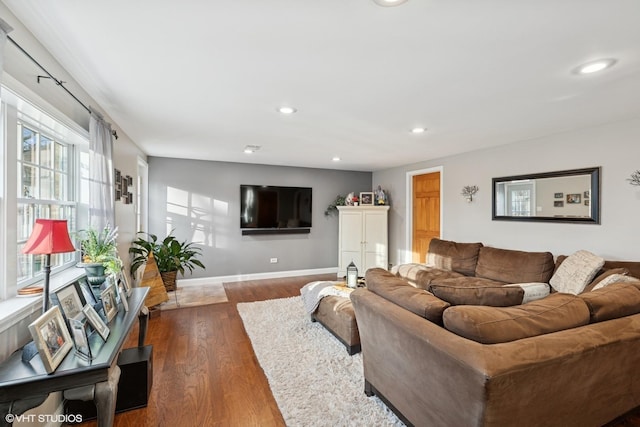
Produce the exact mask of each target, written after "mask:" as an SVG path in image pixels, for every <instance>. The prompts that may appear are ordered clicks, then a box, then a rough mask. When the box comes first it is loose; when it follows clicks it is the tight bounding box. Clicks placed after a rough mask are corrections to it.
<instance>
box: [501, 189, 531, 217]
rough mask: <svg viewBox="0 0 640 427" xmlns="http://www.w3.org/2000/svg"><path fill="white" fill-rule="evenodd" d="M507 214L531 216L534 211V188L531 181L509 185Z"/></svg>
mask: <svg viewBox="0 0 640 427" xmlns="http://www.w3.org/2000/svg"><path fill="white" fill-rule="evenodd" d="M507 191H508V192H507V197H508V198H507V214H508V215H510V216H531V215H534V212H533V201H534V200H535V197H534V196H533V192H534V188H533V184H531V183H523V184H511V185H508V186H507Z"/></svg>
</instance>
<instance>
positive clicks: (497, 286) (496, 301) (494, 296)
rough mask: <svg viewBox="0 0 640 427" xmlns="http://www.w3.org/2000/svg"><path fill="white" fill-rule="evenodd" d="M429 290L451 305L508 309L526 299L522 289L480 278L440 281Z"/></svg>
mask: <svg viewBox="0 0 640 427" xmlns="http://www.w3.org/2000/svg"><path fill="white" fill-rule="evenodd" d="M427 289H428V290H429V291H430V292H431V293H432V294H434V295H435V296H437V297H438V298H440V299H443V300H445V301H447V302H449V303H451V305H488V306H492V307H508V306H511V305H518V304H520V303H522V298H523V297H524V290H523V289H522V288H520V287H505V286H504V283H502V282H496V281H493V280H489V279H482V278H479V277H462V278H454V279H444V280H438V281H437V282H432V283H431V285H430V286H429V288H427Z"/></svg>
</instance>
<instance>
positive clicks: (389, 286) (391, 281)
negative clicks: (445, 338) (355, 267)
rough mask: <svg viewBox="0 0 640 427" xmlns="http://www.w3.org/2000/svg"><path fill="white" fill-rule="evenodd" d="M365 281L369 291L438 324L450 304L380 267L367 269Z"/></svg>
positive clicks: (440, 322) (440, 323)
mask: <svg viewBox="0 0 640 427" xmlns="http://www.w3.org/2000/svg"><path fill="white" fill-rule="evenodd" d="M365 282H366V284H367V289H369V290H370V291H371V292H373V293H375V294H377V295H379V296H381V297H382V298H384V299H386V300H388V301H391V302H392V303H394V304H396V305H399V306H400V307H402V308H404V309H406V310H409V311H411V312H412V313H415V314H417V315H418V316H421V317H424V318H425V319H427V320H430V321H431V322H434V323H437V324H438V325H442V313H443V312H444V310H445V309H446V308H447V307H449V306H450V304H449V303H448V302H446V301H443V300H441V299H440V298H437V297H435V296H434V295H433V294H431V293H430V292H427V291H425V290H424V289H418V288H414V287H413V286H411V285H409V284H408V283H407V282H406V281H405V280H403V279H401V278H399V277H396V276H394V275H393V274H391V273H390V272H388V271H386V270H384V269H382V268H370V269H369V270H367V272H366V273H365Z"/></svg>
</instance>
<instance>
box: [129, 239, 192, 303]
mask: <svg viewBox="0 0 640 427" xmlns="http://www.w3.org/2000/svg"><path fill="white" fill-rule="evenodd" d="M172 233H173V230H172V231H171V233H169V235H168V236H167V237H165V238H164V239H163V240H161V241H159V240H158V236H156V235H155V234H150V233H144V232H139V233H138V237H137V239H136V240H135V241H134V242H133V243H132V246H131V247H130V248H129V253H130V254H131V255H133V259H132V261H131V274H132V275H134V274H135V272H136V271H137V270H138V268H140V267H141V266H142V265H144V264H145V263H146V262H147V259H148V258H149V254H150V253H153V257H154V258H155V260H156V264H157V265H158V271H159V272H160V275H161V276H162V282H163V283H164V286H165V288H166V289H167V290H168V291H173V290H175V289H176V277H177V275H178V273H180V274H181V275H184V272H185V270H189V272H192V271H193V270H194V268H196V267H200V268H205V266H204V264H202V262H201V261H200V260H199V259H198V257H200V256H202V252H201V249H200V248H199V247H197V246H194V245H195V244H194V243H193V242H188V243H187V242H186V241H184V242H180V241H178V239H176V238H175V236H173V235H172Z"/></svg>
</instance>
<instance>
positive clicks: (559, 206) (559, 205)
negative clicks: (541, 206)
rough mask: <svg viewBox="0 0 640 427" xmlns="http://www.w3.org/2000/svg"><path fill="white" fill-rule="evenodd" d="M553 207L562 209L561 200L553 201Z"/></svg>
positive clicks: (562, 203)
mask: <svg viewBox="0 0 640 427" xmlns="http://www.w3.org/2000/svg"><path fill="white" fill-rule="evenodd" d="M553 207H554V208H562V207H564V202H563V201H562V200H555V201H554V202H553Z"/></svg>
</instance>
